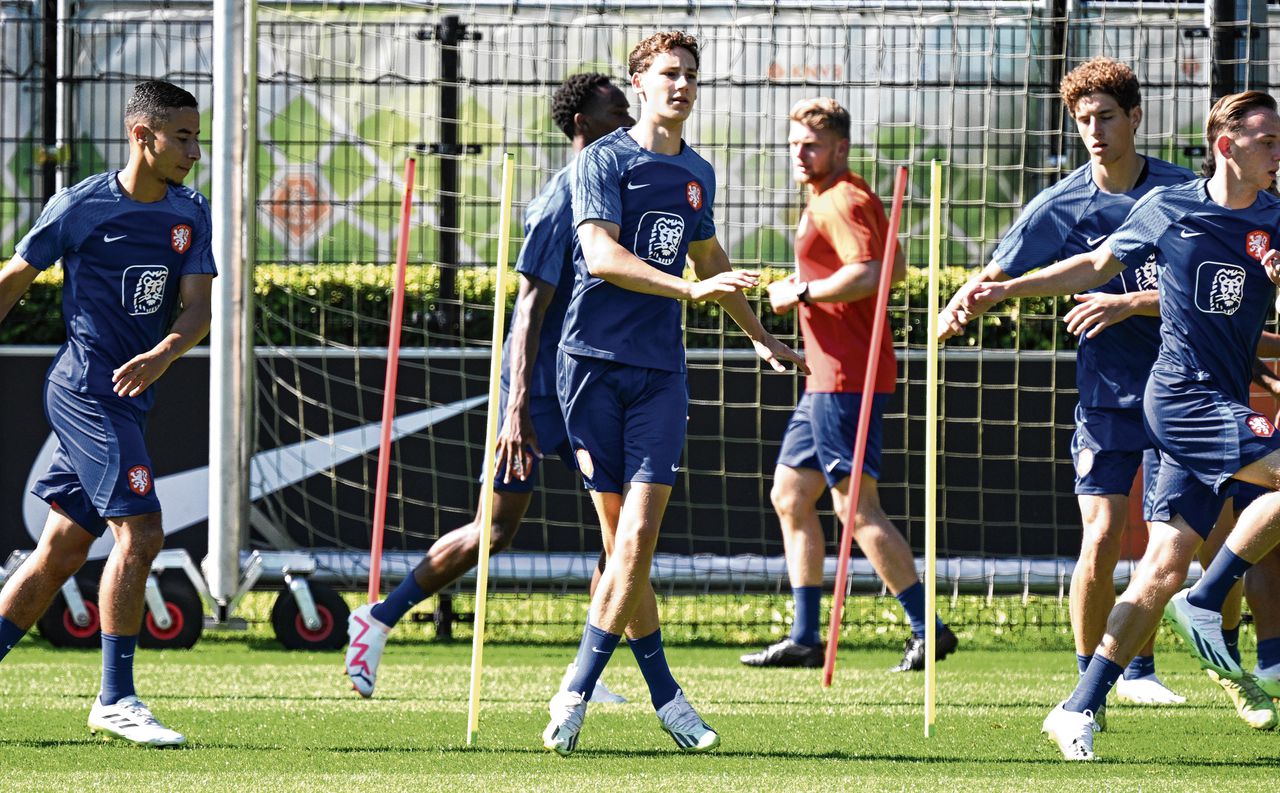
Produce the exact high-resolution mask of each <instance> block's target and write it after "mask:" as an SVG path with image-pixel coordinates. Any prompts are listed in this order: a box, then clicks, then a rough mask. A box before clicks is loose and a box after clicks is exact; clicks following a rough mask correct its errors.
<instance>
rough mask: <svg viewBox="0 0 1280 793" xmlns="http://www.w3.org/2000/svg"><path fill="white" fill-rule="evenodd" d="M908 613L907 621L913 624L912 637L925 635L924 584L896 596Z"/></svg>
mask: <svg viewBox="0 0 1280 793" xmlns="http://www.w3.org/2000/svg"><path fill="white" fill-rule="evenodd" d="M894 597H896V598H897V599H898V602H899V603H901V604H902V610H903V611H905V612H907V620H908V621H909V622H910V623H911V635H912V636H916V637H919V636H923V635H924V620H925V615H924V584H922V583H920V582H919V581H917V582H915V583H914V584H912V585H911V586H909V587H907V588H906V589H904V590H902V591H901V592H899V593H898V594H896V595H894Z"/></svg>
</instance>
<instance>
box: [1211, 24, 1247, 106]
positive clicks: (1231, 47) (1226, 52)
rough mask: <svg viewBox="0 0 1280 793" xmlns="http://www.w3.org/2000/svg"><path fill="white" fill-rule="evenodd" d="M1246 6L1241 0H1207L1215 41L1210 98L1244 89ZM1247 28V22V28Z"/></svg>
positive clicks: (1216, 99) (1213, 99) (1216, 98)
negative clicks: (1242, 52)
mask: <svg viewBox="0 0 1280 793" xmlns="http://www.w3.org/2000/svg"><path fill="white" fill-rule="evenodd" d="M1242 13H1244V12H1243V10H1242V9H1241V8H1240V4H1239V2H1238V0H1205V14H1206V15H1207V16H1208V17H1209V36H1210V37H1211V40H1212V42H1213V46H1212V48H1211V49H1212V51H1213V64H1212V66H1213V68H1211V69H1210V70H1209V94H1210V102H1216V101H1218V100H1219V99H1221V98H1222V97H1224V96H1227V95H1228V94H1234V93H1237V92H1239V91H1240V90H1241V88H1240V85H1241V82H1243V81H1242V79H1241V77H1242V76H1243V75H1241V74H1240V66H1241V58H1240V43H1241V42H1240V38H1239V36H1240V33H1241V30H1242V28H1241V23H1242V22H1243V21H1244V20H1242V18H1241V17H1242ZM1243 29H1245V30H1247V25H1246V26H1245V28H1243Z"/></svg>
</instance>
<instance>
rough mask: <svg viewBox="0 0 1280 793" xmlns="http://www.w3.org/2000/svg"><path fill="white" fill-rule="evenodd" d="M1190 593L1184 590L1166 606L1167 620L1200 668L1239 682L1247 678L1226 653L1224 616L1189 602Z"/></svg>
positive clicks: (1165, 616) (1238, 665) (1165, 615)
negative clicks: (1223, 633) (1223, 631)
mask: <svg viewBox="0 0 1280 793" xmlns="http://www.w3.org/2000/svg"><path fill="white" fill-rule="evenodd" d="M1189 591H1190V590H1186V589H1184V590H1182V591H1181V592H1179V593H1178V594H1176V595H1174V596H1173V598H1172V599H1171V600H1170V601H1169V603H1168V604H1167V605H1166V606H1165V607H1164V618H1165V620H1167V621H1168V623H1169V627H1171V628H1173V632H1174V633H1176V634H1178V635H1179V636H1181V637H1182V640H1183V641H1184V642H1186V643H1187V647H1188V648H1189V649H1190V650H1191V654H1192V655H1194V656H1195V657H1196V660H1198V661H1199V662H1200V666H1202V667H1203V668H1205V669H1212V670H1213V671H1215V672H1217V673H1218V675H1219V676H1220V677H1226V678H1230V679H1231V680H1239V679H1240V678H1242V677H1244V670H1243V669H1241V668H1240V664H1238V663H1236V661H1235V659H1234V658H1232V657H1231V653H1229V652H1227V644H1226V642H1225V641H1223V639H1222V615H1221V614H1220V613H1218V612H1216V611H1210V610H1209V609H1202V608H1200V607H1199V606H1193V605H1191V604H1190V603H1188V602H1187V592H1189Z"/></svg>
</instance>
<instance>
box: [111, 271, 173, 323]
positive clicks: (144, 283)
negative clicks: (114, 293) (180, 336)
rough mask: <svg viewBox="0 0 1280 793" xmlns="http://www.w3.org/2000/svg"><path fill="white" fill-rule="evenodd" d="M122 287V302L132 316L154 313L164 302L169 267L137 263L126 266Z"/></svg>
mask: <svg viewBox="0 0 1280 793" xmlns="http://www.w3.org/2000/svg"><path fill="white" fill-rule="evenodd" d="M123 280H124V283H123V284H122V285H121V288H120V292H121V294H120V297H121V302H122V303H123V305H124V309H125V311H128V312H129V314H130V315H131V316H135V317H139V316H143V315H145V314H154V313H156V312H157V311H159V310H160V306H162V305H163V304H164V286H165V284H166V283H167V282H168V281H169V268H168V267H154V266H150V265H145V264H135V265H133V266H132V267H126V268H125V271H124V277H123Z"/></svg>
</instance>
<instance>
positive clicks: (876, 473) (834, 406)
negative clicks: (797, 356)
mask: <svg viewBox="0 0 1280 793" xmlns="http://www.w3.org/2000/svg"><path fill="white" fill-rule="evenodd" d="M890 396H891V395H890V394H875V395H873V396H872V398H871V422H870V424H869V425H868V427H867V450H866V454H865V455H864V456H863V458H862V472H863V473H865V474H866V475H867V476H869V477H871V478H872V479H876V480H878V479H879V478H880V453H881V449H882V447H883V430H882V428H881V426H880V425H881V419H882V417H883V416H884V409H885V405H887V404H888V402H889V397H890ZM861 407H862V394H843V393H841V394H810V393H807V392H806V393H805V394H803V395H802V396H801V397H800V404H798V405H796V409H795V411H794V412H793V413H792V414H791V420H790V421H788V422H787V430H786V432H785V433H783V435H782V448H781V449H779V450H778V465H785V466H786V467H788V468H812V469H814V470H815V471H821V472H822V475H823V476H824V477H826V480H827V485H828V486H829V487H834V486H835V485H837V484H838V483H840V482H841V481H843V480H844V479H845V478H846V477H848V476H849V474H850V473H851V472H852V471H853V446H854V443H855V441H856V440H857V436H858V411H859V410H860V409H861Z"/></svg>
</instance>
